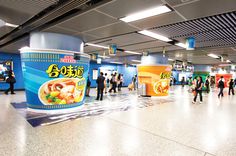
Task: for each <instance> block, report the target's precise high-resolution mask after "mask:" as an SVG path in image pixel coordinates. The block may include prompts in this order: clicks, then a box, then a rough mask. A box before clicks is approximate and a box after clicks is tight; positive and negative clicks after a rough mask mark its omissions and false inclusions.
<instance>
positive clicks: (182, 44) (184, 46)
mask: <svg viewBox="0 0 236 156" xmlns="http://www.w3.org/2000/svg"><path fill="white" fill-rule="evenodd" d="M175 45H177V46H179V47H182V48H187V45H186V44H184V43H180V42H179V43H176V44H175Z"/></svg>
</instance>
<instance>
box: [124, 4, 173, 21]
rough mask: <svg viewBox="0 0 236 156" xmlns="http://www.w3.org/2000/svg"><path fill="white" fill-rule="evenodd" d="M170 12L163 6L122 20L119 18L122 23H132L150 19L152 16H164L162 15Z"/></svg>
mask: <svg viewBox="0 0 236 156" xmlns="http://www.w3.org/2000/svg"><path fill="white" fill-rule="evenodd" d="M170 11H171V9H170V8H169V7H167V6H166V5H163V6H158V7H155V8H152V9H148V10H144V11H140V12H137V13H134V14H131V15H129V16H126V17H124V18H120V20H121V21H124V22H133V21H137V20H140V19H144V18H147V17H152V16H156V15H160V14H164V13H167V12H170Z"/></svg>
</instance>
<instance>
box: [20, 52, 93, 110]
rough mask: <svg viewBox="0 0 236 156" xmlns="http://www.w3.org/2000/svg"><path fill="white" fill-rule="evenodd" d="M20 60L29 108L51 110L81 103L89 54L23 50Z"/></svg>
mask: <svg viewBox="0 0 236 156" xmlns="http://www.w3.org/2000/svg"><path fill="white" fill-rule="evenodd" d="M74 56H76V58H77V60H75V59H74ZM21 60H22V70H23V76H24V83H25V90H26V99H27V104H28V107H29V108H32V109H43V110H53V109H64V108H71V107H76V106H80V105H82V104H83V100H84V94H85V88H86V80H87V76H88V70H89V55H86V54H83V53H78V52H73V51H65V50H34V49H23V50H21Z"/></svg>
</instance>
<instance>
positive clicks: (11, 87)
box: [5, 70, 16, 94]
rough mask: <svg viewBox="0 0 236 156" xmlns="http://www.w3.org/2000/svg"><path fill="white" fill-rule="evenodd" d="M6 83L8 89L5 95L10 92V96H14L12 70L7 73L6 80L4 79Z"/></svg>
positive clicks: (14, 81) (14, 80)
mask: <svg viewBox="0 0 236 156" xmlns="http://www.w3.org/2000/svg"><path fill="white" fill-rule="evenodd" d="M6 83H9V85H10V87H9V88H8V89H7V90H6V91H5V94H8V92H9V91H11V94H15V93H14V84H15V83H16V79H15V76H14V73H13V71H12V70H10V71H9V73H8V78H7V79H6Z"/></svg>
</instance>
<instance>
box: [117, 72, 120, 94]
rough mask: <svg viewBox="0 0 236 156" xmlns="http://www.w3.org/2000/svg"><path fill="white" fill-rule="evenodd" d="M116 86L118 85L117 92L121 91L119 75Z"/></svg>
mask: <svg viewBox="0 0 236 156" xmlns="http://www.w3.org/2000/svg"><path fill="white" fill-rule="evenodd" d="M117 85H118V91H121V74H118V77H117Z"/></svg>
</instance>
